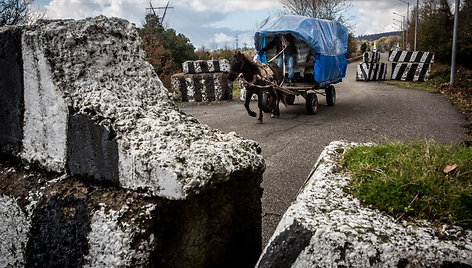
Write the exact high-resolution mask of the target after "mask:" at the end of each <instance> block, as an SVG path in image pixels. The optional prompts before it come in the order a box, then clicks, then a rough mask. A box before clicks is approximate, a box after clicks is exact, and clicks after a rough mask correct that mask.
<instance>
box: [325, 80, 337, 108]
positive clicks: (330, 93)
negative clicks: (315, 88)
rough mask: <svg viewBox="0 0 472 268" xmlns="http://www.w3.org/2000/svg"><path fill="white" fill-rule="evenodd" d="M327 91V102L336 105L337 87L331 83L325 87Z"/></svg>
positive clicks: (329, 104)
mask: <svg viewBox="0 0 472 268" xmlns="http://www.w3.org/2000/svg"><path fill="white" fill-rule="evenodd" d="M325 93H326V104H328V106H334V104H335V103H336V89H335V88H334V86H333V85H329V86H328V87H327V88H326V89H325Z"/></svg>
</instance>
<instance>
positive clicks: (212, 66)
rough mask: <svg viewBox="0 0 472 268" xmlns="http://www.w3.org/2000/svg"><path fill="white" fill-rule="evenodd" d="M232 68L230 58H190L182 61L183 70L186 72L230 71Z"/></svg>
mask: <svg viewBox="0 0 472 268" xmlns="http://www.w3.org/2000/svg"><path fill="white" fill-rule="evenodd" d="M229 69H230V66H229V61H228V60H225V59H223V60H195V61H193V60H189V61H186V62H184V63H182V70H183V72H184V73H185V74H199V73H219V72H224V73H228V72H229Z"/></svg>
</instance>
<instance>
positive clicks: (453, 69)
mask: <svg viewBox="0 0 472 268" xmlns="http://www.w3.org/2000/svg"><path fill="white" fill-rule="evenodd" d="M460 2H461V1H460V0H456V6H455V8H456V13H455V14H454V37H453V38H452V59H451V80H450V81H449V86H451V87H452V86H454V79H455V77H456V50H457V27H458V25H459V5H460Z"/></svg>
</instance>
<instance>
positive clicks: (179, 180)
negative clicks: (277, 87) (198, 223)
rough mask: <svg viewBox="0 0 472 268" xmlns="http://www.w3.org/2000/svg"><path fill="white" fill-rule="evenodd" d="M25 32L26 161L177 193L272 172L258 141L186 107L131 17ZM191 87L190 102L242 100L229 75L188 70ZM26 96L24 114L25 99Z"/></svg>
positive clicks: (49, 24) (42, 25) (51, 24)
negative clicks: (219, 127)
mask: <svg viewBox="0 0 472 268" xmlns="http://www.w3.org/2000/svg"><path fill="white" fill-rule="evenodd" d="M21 31H22V34H21V36H22V37H21V47H20V48H21V50H20V51H19V52H18V51H17V53H20V54H22V65H23V66H24V79H23V80H24V86H23V91H22V89H21V87H19V88H17V89H15V90H14V92H15V94H17V95H18V96H17V100H16V103H15V104H14V105H12V107H13V106H14V107H17V108H15V109H14V110H15V111H16V112H17V114H16V119H15V120H16V121H15V120H14V122H16V123H15V124H16V128H18V125H20V126H23V127H22V129H21V130H22V131H23V135H22V139H21V144H22V146H21V147H22V150H21V152H20V155H21V157H22V158H23V159H25V160H27V161H29V162H36V163H39V164H40V165H41V166H43V167H45V168H47V169H48V170H51V171H55V172H60V173H62V172H67V173H68V174H70V175H74V176H78V177H83V178H85V179H87V180H94V181H97V182H100V183H111V184H112V185H118V186H119V187H123V188H127V189H132V190H138V191H143V192H146V193H148V194H150V195H157V196H163V197H166V198H171V199H185V198H186V197H187V196H188V195H192V194H195V193H198V192H199V191H200V190H201V189H204V188H206V187H209V186H211V185H215V184H218V183H224V182H225V181H228V180H230V179H231V178H232V175H231V174H234V173H235V172H238V171H241V170H257V169H260V168H263V166H264V164H263V160H262V157H261V156H260V155H258V154H257V153H256V151H258V150H259V148H258V145H257V144H256V143H255V142H252V141H251V142H250V141H246V140H244V139H242V138H241V137H238V136H237V135H235V134H234V133H233V134H224V133H222V132H219V131H213V130H211V129H210V128H209V127H207V126H203V125H200V124H198V123H197V121H196V120H195V119H194V118H193V117H191V116H187V115H185V114H183V113H181V112H180V110H179V109H178V107H177V106H175V104H174V103H173V101H172V100H171V95H170V93H169V92H168V91H167V89H166V88H164V87H163V85H162V83H161V81H160V80H159V78H158V77H157V76H156V75H155V73H154V71H153V69H152V66H151V65H150V64H149V63H148V62H146V60H145V53H144V51H143V50H142V45H141V40H140V38H139V35H138V33H137V31H136V29H135V27H134V26H133V25H132V24H131V23H129V22H127V21H125V20H121V19H108V18H106V17H103V16H99V17H96V18H92V19H88V20H79V21H72V20H69V21H40V22H39V24H36V25H33V26H28V27H25V28H23V29H22V30H21ZM15 49H17V50H18V49H19V47H15ZM11 66H12V67H11V68H12V72H14V71H15V68H17V66H16V65H11ZM15 66H16V67H15ZM19 66H21V64H20V65H19ZM9 69H10V67H9ZM16 71H17V72H18V70H16ZM185 83H186V84H187V87H188V92H183V94H182V95H185V94H187V97H188V99H189V100H194V101H210V100H212V99H216V100H223V99H231V98H232V87H231V85H232V84H231V83H230V82H229V81H228V79H227V74H225V73H211V74H199V75H188V76H185ZM192 85H195V86H192ZM4 88H5V87H2V90H1V91H2V92H7V91H6V90H5V89H4ZM18 92H19V93H18ZM23 92H24V93H23ZM5 94H7V93H5ZM23 96H24V116H23V115H22V109H23V108H22V107H21V105H18V102H21V101H22V99H21V98H22V97H23ZM2 100H3V98H2ZM18 106H20V107H18ZM7 118H9V117H5V119H2V120H3V121H6V120H7ZM21 120H22V121H21ZM21 130H20V131H18V133H21ZM15 131H17V129H15ZM10 132H11V133H13V127H12V130H11V131H10ZM16 135H18V134H16ZM17 138H18V137H17ZM14 139H15V137H13V139H10V141H6V142H5V143H8V144H11V143H12V142H11V140H14ZM9 146H10V145H9ZM15 146H16V147H15V148H20V146H19V145H18V143H17V144H16V145H15ZM222 150H223V151H225V153H221V151H222ZM3 151H7V150H6V149H5V150H3Z"/></svg>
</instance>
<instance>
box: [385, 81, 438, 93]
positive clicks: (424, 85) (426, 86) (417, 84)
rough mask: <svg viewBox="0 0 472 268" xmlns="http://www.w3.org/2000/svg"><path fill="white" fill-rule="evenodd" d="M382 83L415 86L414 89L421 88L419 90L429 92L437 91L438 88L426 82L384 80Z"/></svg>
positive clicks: (407, 86)
mask: <svg viewBox="0 0 472 268" xmlns="http://www.w3.org/2000/svg"><path fill="white" fill-rule="evenodd" d="M384 83H386V84H389V85H397V86H401V87H406V88H415V89H421V90H426V91H431V92H438V90H437V89H436V88H435V87H434V86H433V85H430V84H428V83H426V82H412V81H396V80H389V81H385V82H384Z"/></svg>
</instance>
